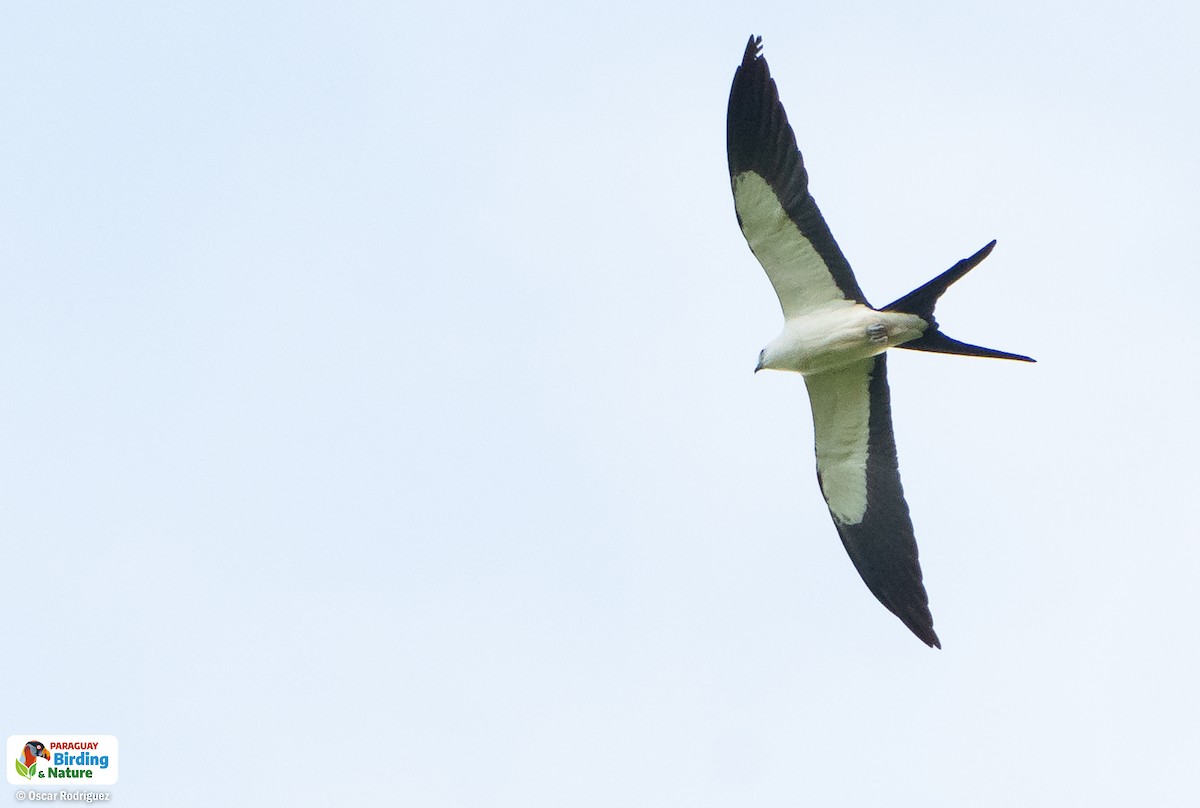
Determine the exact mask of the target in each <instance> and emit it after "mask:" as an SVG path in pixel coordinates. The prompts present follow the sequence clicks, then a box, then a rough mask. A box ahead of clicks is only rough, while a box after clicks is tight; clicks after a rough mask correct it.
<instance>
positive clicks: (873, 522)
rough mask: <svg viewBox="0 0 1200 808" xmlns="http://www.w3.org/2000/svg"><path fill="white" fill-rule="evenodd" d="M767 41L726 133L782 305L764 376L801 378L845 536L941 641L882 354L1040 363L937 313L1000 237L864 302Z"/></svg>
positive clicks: (738, 80)
mask: <svg viewBox="0 0 1200 808" xmlns="http://www.w3.org/2000/svg"><path fill="white" fill-rule="evenodd" d="M761 49H762V38H761V37H750V42H749V43H748V44H747V45H746V53H745V55H744V56H743V57H742V64H741V66H740V67H739V68H738V69H737V72H736V73H734V76H733V89H732V90H731V91H730V93H729V117H728V122H727V132H726V134H727V138H728V142H727V145H728V150H729V177H730V181H731V184H732V186H733V201H734V207H735V208H736V210H737V219H738V224H739V225H740V226H741V228H742V233H743V235H745V236H746V241H747V242H749V244H750V249H751V251H752V252H753V253H754V256H755V257H756V258H757V259H758V261H759V263H761V264H762V266H763V269H765V270H766V271H767V277H768V278H769V279H770V281H771V285H772V286H774V287H775V293H776V294H777V295H778V296H779V303H780V305H782V306H783V317H784V323H783V332H782V333H781V334H780V335H779V336H778V337H776V338H775V339H774V340H773V341H772V342H771V343H770V344H769V345H767V347H766V348H764V349H763V351H762V353H761V354H759V357H758V367H757V368H756V369H755V370H756V371H757V370H761V369H763V368H769V369H772V370H791V371H796V372H799V373H802V374H803V375H804V382H805V385H806V386H807V387H808V397H809V400H810V401H811V403H812V413H813V431H814V434H815V436H816V449H817V481H818V483H819V484H820V486H821V493H822V494H823V495H824V496H825V502H826V503H827V504H828V505H829V513H830V514H832V515H833V523H834V525H836V527H837V531H838V534H839V535H840V536H841V537H842V544H844V545H845V547H846V552H847V553H849V555H850V560H851V561H853V562H854V566H855V567H856V568H857V569H858V572H859V574H860V575H861V576H862V579H863V581H865V582H866V584H867V587H868V588H869V589H870V590H871V592H872V593H873V594H874V595H875V597H877V598H879V601H880V602H881V603H882V604H883V605H884V606H886V607H887V608H888V609H889V610H890V611H891V612H892V613H893V614H895V615H896V616H897V617H899V618H900V619H901V620H902V621H903V622H904V625H906V626H908V627H909V629H911V630H912V632H913V633H914V634H916V635H917V637H919V638H920V639H921V640H922V641H923V642H925V643H926V644H928V645H931V646H936V647H938V648H940V647H941V643H940V642H939V641H938V638H937V635H936V634H934V632H933V616H932V615H931V614H930V613H929V596H928V595H926V594H925V586H924V584H922V582H921V566H920V564H919V563H918V561H917V543H916V540H915V539H914V538H913V527H912V521H911V520H910V519H909V516H908V505H907V503H905V501H904V491H903V489H902V488H901V486H900V471H899V468H898V466H897V461H896V442H895V439H894V437H893V435H892V413H891V404H890V401H889V394H888V383H887V355H886V353H885V351H887V349H888V348H913V349H916V350H919V351H936V352H940V353H954V354H966V355H968V356H990V357H996V358H999V359H1019V360H1021V361H1023V362H1032V361H1033V360H1032V359H1030V358H1029V357H1027V356H1019V355H1017V354H1011V353H1005V352H1003V351H995V350H992V349H990V348H980V347H979V346H977V345H968V344H966V343H963V342H959V341H958V340H955V339H951V338H950V337H948V336H946V335H945V334H943V333H942V332H941V331H940V330H938V324H937V321H936V320H934V317H933V307H934V305H935V304H936V303H937V300H938V298H939V297H940V296H941V294H942V293H943V292H945V291H946V289H947V288H948V287H949V286H950V284H952V283H954V282H955V281H956V280H958V279H959V278H961V277H962V276H963V275H965V274H966V273H967V272H969V271H970V270H971V269H973V268H974V267H975V266H976V265H978V264H979V262H981V261H982V260H983V259H984V258H986V257H987V256H988V253H990V252H991V251H992V248H993V247H994V246H995V245H996V242H995V241H993V242H991V243H990V244H988V245H987V246H986V247H984V248H983V249H982V250H980V251H979V252H977V253H975V254H974V255H972V256H971V257H970V258H967V259H965V260H962V261H959V262H958V263H957V264H955V265H954V266H953V267H951V268H950V269H948V270H946V271H945V272H943V273H942V274H941V275H939V276H937V277H936V278H934V279H933V280H931V281H929V283H927V284H925V285H924V286H922V287H920V288H919V289H917V290H916V291H913V292H910V293H908V294H907V295H905V296H904V297H902V298H900V299H899V300H897V301H896V302H894V303H892V304H890V305H887V306H884V307H883V308H882V309H876V308H874V307H872V306H871V304H869V303H868V302H867V299H866V297H865V296H864V295H863V293H862V290H861V289H859V288H858V282H857V281H855V279H854V273H853V272H852V271H851V270H850V264H849V263H848V262H847V261H846V258H845V256H843V255H842V251H841V250H840V249H839V248H838V245H837V242H836V241H834V240H833V235H832V234H831V233H830V232H829V227H828V226H827V225H826V224H825V220H824V219H823V218H822V217H821V212H820V211H819V210H818V209H817V203H816V202H815V201H813V198H812V195H811V194H809V192H808V173H807V172H806V171H805V170H804V160H803V158H801V156H800V152H799V150H798V149H797V148H796V136H795V134H794V133H793V132H792V127H791V126H790V125H789V124H788V119H787V115H786V113H784V111H783V105H782V104H780V102H779V91H778V90H777V88H776V87H775V81H774V79H772V78H771V73H770V71H769V69H768V68H767V62H766V60H765V59H763V57H762V56H761V55H760V53H759V51H760V50H761Z"/></svg>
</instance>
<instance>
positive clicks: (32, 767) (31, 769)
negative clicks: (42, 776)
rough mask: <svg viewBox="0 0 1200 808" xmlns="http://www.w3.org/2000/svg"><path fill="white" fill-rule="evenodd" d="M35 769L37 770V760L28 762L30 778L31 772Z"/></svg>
mask: <svg viewBox="0 0 1200 808" xmlns="http://www.w3.org/2000/svg"><path fill="white" fill-rule="evenodd" d="M36 771H37V761H36V760H35V761H34V762H33V763H30V764H29V776H30V778H32V777H33V774H34V772H36Z"/></svg>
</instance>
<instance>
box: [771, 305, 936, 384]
mask: <svg viewBox="0 0 1200 808" xmlns="http://www.w3.org/2000/svg"><path fill="white" fill-rule="evenodd" d="M927 325H928V324H927V323H926V322H925V321H924V320H923V319H921V318H920V317H918V316H917V315H915V314H903V313H900V312H891V311H876V310H875V309H872V308H870V307H869V306H864V305H863V304H861V303H855V302H853V301H851V300H837V301H832V302H830V303H827V304H825V305H824V306H821V307H820V308H818V309H815V310H810V311H808V312H806V313H805V314H804V315H803V316H800V317H793V318H789V319H788V320H786V321H785V322H784V324H783V331H782V332H781V333H780V335H779V336H778V337H776V338H775V339H774V340H772V341H771V342H770V344H768V345H767V347H766V348H764V349H763V353H762V362H761V364H760V367H762V368H769V369H771V370H791V371H795V372H797V373H803V374H804V375H806V376H808V375H812V374H816V373H824V372H826V371H830V370H836V369H838V368H841V367H845V366H846V365H851V364H853V363H855V362H858V361H860V360H862V359H867V358H869V357H872V356H875V355H877V354H881V353H883V352H884V351H886V350H887V349H888V348H894V347H895V346H897V345H900V344H902V343H905V342H908V341H909V340H913V339H916V338H917V337H919V336H921V334H923V333H924V332H925V329H926V327H927Z"/></svg>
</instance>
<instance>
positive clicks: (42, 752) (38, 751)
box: [25, 741, 50, 766]
mask: <svg viewBox="0 0 1200 808" xmlns="http://www.w3.org/2000/svg"><path fill="white" fill-rule="evenodd" d="M38 758H45V759H46V760H49V759H50V753H49V752H47V751H46V747H45V745H43V744H42V742H41V741H30V742H29V743H27V744H25V765H26V766H28V765H29V764H30V763H33V762H34V761H35V760H37V759H38Z"/></svg>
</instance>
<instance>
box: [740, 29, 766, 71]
mask: <svg viewBox="0 0 1200 808" xmlns="http://www.w3.org/2000/svg"><path fill="white" fill-rule="evenodd" d="M760 53H762V37H760V36H755V35H754V34H751V35H750V41H749V42H747V43H746V53H745V54H744V55H743V56H742V66H743V67H744V66H746V65H749V64H750V63H751V62H753V61H754V60H755V59H757V58H758V55H759V54H760Z"/></svg>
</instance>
